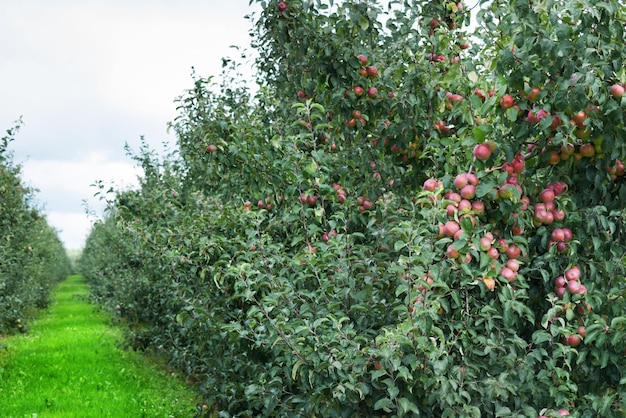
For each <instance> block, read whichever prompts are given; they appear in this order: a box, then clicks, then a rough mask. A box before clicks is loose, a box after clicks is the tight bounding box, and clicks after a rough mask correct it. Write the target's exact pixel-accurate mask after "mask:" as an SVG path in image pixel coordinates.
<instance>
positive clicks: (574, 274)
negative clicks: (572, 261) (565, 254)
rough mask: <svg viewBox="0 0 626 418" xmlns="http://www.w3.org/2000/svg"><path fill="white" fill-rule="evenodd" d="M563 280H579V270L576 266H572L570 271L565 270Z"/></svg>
mask: <svg viewBox="0 0 626 418" xmlns="http://www.w3.org/2000/svg"><path fill="white" fill-rule="evenodd" d="M565 278H566V279H567V280H568V281H577V280H579V279H580V269H579V268H578V266H574V267H572V268H570V269H567V270H566V271H565Z"/></svg>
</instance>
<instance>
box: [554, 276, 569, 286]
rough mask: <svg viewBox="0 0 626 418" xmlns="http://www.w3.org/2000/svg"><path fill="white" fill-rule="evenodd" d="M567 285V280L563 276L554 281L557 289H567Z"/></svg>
mask: <svg viewBox="0 0 626 418" xmlns="http://www.w3.org/2000/svg"><path fill="white" fill-rule="evenodd" d="M565 284H566V280H565V277H563V276H559V277H557V278H556V279H555V280H554V286H555V287H556V288H559V287H565Z"/></svg>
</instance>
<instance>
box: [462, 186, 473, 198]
mask: <svg viewBox="0 0 626 418" xmlns="http://www.w3.org/2000/svg"><path fill="white" fill-rule="evenodd" d="M460 194H461V197H463V198H464V199H473V198H474V197H476V187H475V186H474V185H472V184H468V185H466V186H465V187H463V188H462V189H461V193H460Z"/></svg>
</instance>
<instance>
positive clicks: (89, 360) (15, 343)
mask: <svg viewBox="0 0 626 418" xmlns="http://www.w3.org/2000/svg"><path fill="white" fill-rule="evenodd" d="M86 295H87V286H86V284H85V283H84V281H83V279H82V278H81V277H80V276H70V277H69V278H68V279H67V280H65V281H63V282H61V283H60V284H59V285H58V287H57V288H56V289H55V292H54V295H53V297H54V302H53V304H52V305H51V307H50V309H49V310H48V311H46V312H44V313H43V314H42V315H41V316H40V318H39V319H37V320H36V321H34V322H33V324H32V326H31V328H30V330H29V332H28V333H27V334H22V335H17V336H14V337H10V338H6V339H4V340H2V341H0V416H1V417H3V418H23V417H29V418H34V417H37V418H44V417H46V418H47V417H63V418H72V417H77V418H78V417H80V418H88V417H98V418H102V417H115V418H120V417H132V418H138V417H159V418H163V417H185V418H188V417H193V416H194V415H195V414H196V410H195V404H194V399H193V398H194V395H193V391H192V389H191V388H189V387H188V386H186V385H185V384H184V383H183V382H181V381H180V380H179V379H177V378H176V377H175V376H170V375H169V374H168V373H167V372H166V370H164V368H163V367H162V366H159V365H158V364H157V363H156V362H154V361H151V360H149V359H148V358H146V357H144V356H142V355H141V354H139V353H136V352H132V351H124V350H123V349H121V348H119V346H118V342H119V341H120V340H121V333H120V330H119V329H117V328H115V327H112V326H110V325H109V322H110V319H111V318H110V317H109V316H108V315H107V314H105V313H102V312H96V311H95V308H94V306H93V305H91V304H89V303H88V302H87V300H86Z"/></svg>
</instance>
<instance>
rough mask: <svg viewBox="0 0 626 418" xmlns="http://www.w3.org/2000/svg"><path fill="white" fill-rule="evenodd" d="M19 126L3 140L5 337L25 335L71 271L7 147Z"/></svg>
mask: <svg viewBox="0 0 626 418" xmlns="http://www.w3.org/2000/svg"><path fill="white" fill-rule="evenodd" d="M19 126H20V123H17V124H16V125H15V126H14V127H13V128H10V129H9V130H7V133H6V136H4V137H3V138H1V139H0V239H1V243H0V335H1V334H5V333H10V332H15V331H20V332H24V331H26V329H27V319H28V318H29V317H31V316H32V315H33V313H34V312H35V311H36V310H37V309H41V308H44V307H46V306H47V305H48V303H49V296H50V291H51V288H52V287H53V286H54V284H55V283H57V282H58V281H59V280H61V279H63V278H65V277H66V276H67V275H68V274H69V273H70V271H71V267H70V262H69V259H68V257H67V255H66V253H65V250H64V248H63V244H62V243H61V241H60V240H59V238H58V236H57V233H56V231H55V230H54V229H52V228H51V227H50V226H49V225H48V224H47V222H46V219H45V217H44V216H43V215H42V213H41V212H40V211H39V210H38V209H37V208H36V206H35V204H34V202H33V197H34V194H33V190H31V189H29V188H28V187H26V186H24V184H23V182H22V179H21V172H20V167H19V165H17V164H15V163H14V162H13V158H12V155H11V153H10V151H8V149H7V148H8V145H9V143H10V142H11V141H12V140H13V139H14V137H15V134H16V133H17V131H18V129H19Z"/></svg>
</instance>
